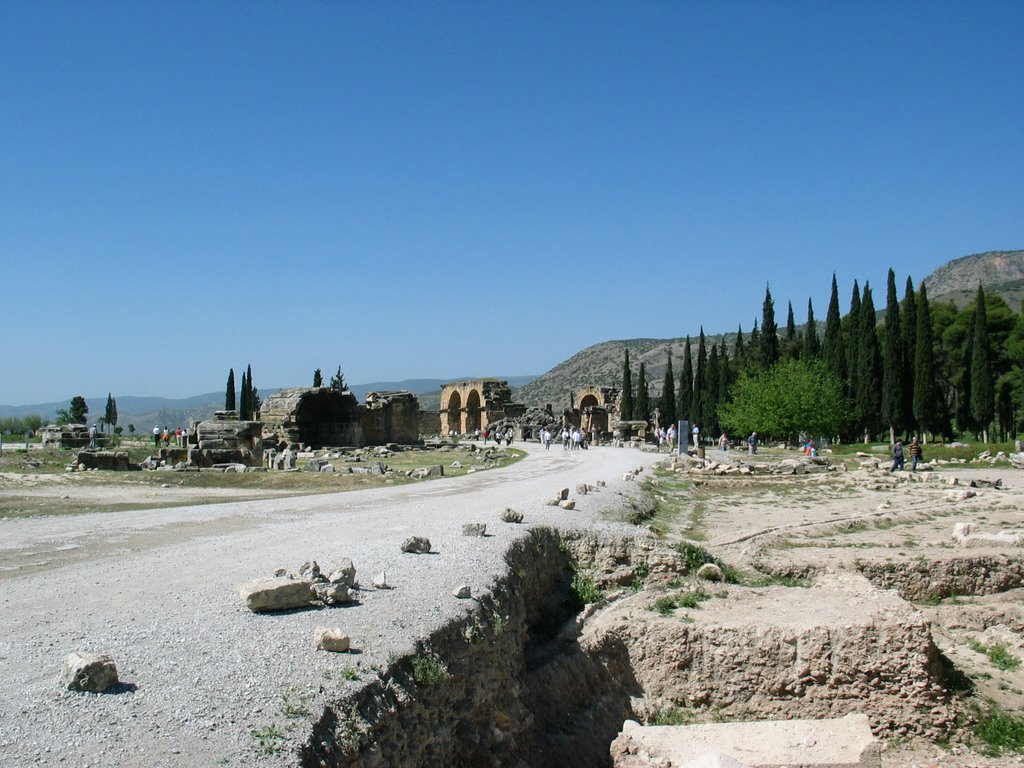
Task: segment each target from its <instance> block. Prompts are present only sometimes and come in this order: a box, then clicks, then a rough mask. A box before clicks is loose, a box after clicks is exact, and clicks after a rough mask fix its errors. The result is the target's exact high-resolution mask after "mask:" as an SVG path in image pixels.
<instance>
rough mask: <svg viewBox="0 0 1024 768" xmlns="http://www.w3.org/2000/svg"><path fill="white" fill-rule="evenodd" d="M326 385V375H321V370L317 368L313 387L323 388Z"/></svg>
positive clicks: (314, 373)
mask: <svg viewBox="0 0 1024 768" xmlns="http://www.w3.org/2000/svg"><path fill="white" fill-rule="evenodd" d="M323 385H324V375H323V374H322V373H320V369H319V368H317V369H316V370H315V371H313V386H314V387H322V386H323Z"/></svg>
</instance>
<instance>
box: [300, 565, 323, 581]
mask: <svg viewBox="0 0 1024 768" xmlns="http://www.w3.org/2000/svg"><path fill="white" fill-rule="evenodd" d="M299 576H302V577H304V578H307V579H309V580H310V581H316V580H317V579H318V578H320V565H319V563H317V561H316V560H308V561H307V562H305V563H303V564H302V565H301V566H300V567H299Z"/></svg>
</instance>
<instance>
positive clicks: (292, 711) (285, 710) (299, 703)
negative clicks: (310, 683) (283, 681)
mask: <svg viewBox="0 0 1024 768" xmlns="http://www.w3.org/2000/svg"><path fill="white" fill-rule="evenodd" d="M281 696H282V697H283V699H284V702H283V703H282V704H281V714H282V715H284V716H285V717H305V716H306V715H308V714H309V709H308V708H307V707H306V698H305V697H304V696H299V697H298V699H297V700H296V699H292V697H291V696H290V695H289V693H288V691H285V692H284V693H283V694H281Z"/></svg>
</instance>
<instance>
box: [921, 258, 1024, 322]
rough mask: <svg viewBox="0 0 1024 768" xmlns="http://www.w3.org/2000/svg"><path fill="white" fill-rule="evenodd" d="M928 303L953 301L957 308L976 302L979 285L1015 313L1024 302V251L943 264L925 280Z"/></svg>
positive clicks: (962, 259)
mask: <svg viewBox="0 0 1024 768" xmlns="http://www.w3.org/2000/svg"><path fill="white" fill-rule="evenodd" d="M923 282H924V284H925V285H926V286H927V287H928V300H929V301H951V302H953V303H954V304H956V305H957V306H958V307H963V306H966V305H967V304H970V303H971V302H972V301H974V297H975V296H976V295H977V294H978V285H979V284H981V285H982V286H983V287H984V288H985V292H986V293H996V294H999V295H1000V296H1002V297H1003V298H1004V299H1005V300H1006V303H1007V304H1009V305H1010V307H1011V308H1012V309H1013V311H1014V312H1019V311H1020V308H1021V303H1022V302H1024V251H987V252H985V253H975V254H972V255H970V256H964V257H962V258H959V259H954V260H953V261H950V262H947V263H945V264H943V265H942V266H941V267H939V268H938V269H936V270H935V271H934V272H932V273H931V274H930V275H928V277H926V278H925V279H924V281H923Z"/></svg>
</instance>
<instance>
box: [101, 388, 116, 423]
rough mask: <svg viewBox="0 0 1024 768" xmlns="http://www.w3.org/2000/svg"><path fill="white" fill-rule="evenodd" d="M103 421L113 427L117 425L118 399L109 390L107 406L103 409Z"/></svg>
mask: <svg viewBox="0 0 1024 768" xmlns="http://www.w3.org/2000/svg"><path fill="white" fill-rule="evenodd" d="M103 421H104V423H105V424H107V426H109V427H110V428H111V429H113V428H114V427H116V426H117V401H115V400H114V397H113V395H111V394H110V393H109V392H107V407H106V409H105V410H104V411H103Z"/></svg>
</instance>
